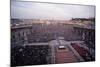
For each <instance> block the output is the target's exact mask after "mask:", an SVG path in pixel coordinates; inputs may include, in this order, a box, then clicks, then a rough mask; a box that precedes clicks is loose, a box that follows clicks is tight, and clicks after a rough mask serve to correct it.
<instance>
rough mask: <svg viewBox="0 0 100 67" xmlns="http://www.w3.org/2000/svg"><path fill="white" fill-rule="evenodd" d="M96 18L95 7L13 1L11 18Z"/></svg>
mask: <svg viewBox="0 0 100 67" xmlns="http://www.w3.org/2000/svg"><path fill="white" fill-rule="evenodd" d="M89 17H95V6H86V5H71V4H54V3H39V2H32V1H28V2H25V1H11V18H18V19H56V20H58V19H60V20H65V19H71V18H89Z"/></svg>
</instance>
